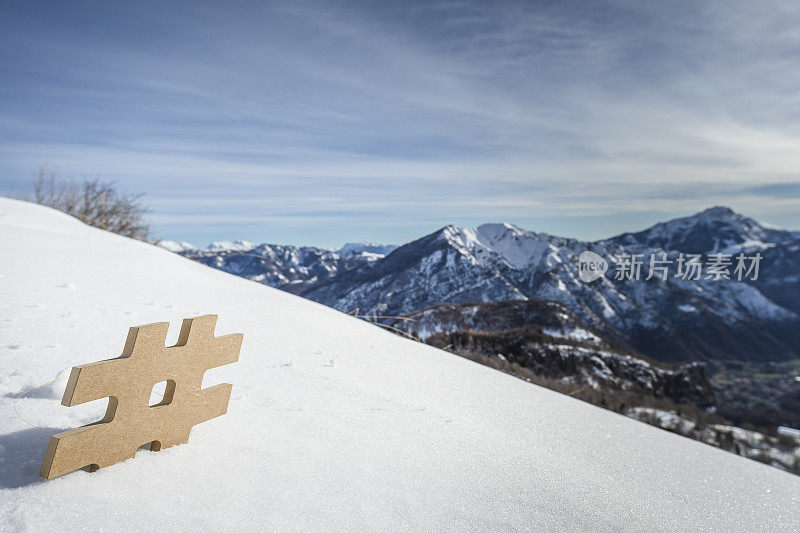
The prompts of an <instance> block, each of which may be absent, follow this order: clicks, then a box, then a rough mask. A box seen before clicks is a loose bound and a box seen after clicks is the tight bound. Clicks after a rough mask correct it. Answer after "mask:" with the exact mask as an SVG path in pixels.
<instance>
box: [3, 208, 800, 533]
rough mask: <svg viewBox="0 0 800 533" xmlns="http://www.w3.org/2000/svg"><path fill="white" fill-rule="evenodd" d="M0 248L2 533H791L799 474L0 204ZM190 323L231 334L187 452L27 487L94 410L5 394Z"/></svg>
mask: <svg viewBox="0 0 800 533" xmlns="http://www.w3.org/2000/svg"><path fill="white" fill-rule="evenodd" d="M0 238H2V242H3V244H4V246H3V254H2V255H1V256H0V273H2V277H0V291H2V296H3V297H2V299H0V325H2V327H0V356H1V357H2V360H3V362H4V369H5V372H4V376H3V377H2V379H0V413H2V417H1V418H0V446H2V455H1V456H0V457H2V469H0V515H1V516H3V517H4V519H5V523H4V524H3V525H4V526H5V528H7V529H11V530H22V529H34V530H42V529H45V528H48V527H53V526H56V525H57V526H58V527H59V528H62V529H65V530H82V531H83V530H86V529H90V530H120V529H126V530H131V529H137V530H152V529H157V528H158V529H161V528H164V527H165V526H166V527H170V528H173V529H178V530H188V529H209V528H215V529H220V528H224V529H231V530H234V529H245V530H252V529H255V528H259V529H263V528H265V527H266V528H268V529H278V530H281V529H283V530H285V529H292V530H297V529H325V530H331V529H336V530H342V529H369V530H387V529H393V530H396V529H416V530H443V529H458V530H464V529H526V528H530V527H531V526H532V525H535V527H537V528H540V529H543V530H544V529H551V530H560V531H565V530H598V529H606V530H608V529H614V530H644V529H647V530H652V529H657V530H658V529H660V530H675V529H680V530H700V529H716V530H727V531H733V530H751V531H752V530H765V529H770V530H779V529H783V530H786V531H795V530H797V528H798V527H800V510H799V509H800V505H798V503H800V501H798V494H800V478H797V477H795V476H792V475H789V474H786V473H784V472H781V471H778V470H776V469H773V468H770V467H767V466H764V465H760V464H757V463H755V462H752V461H748V460H746V459H743V458H740V457H736V456H734V455H732V454H728V453H726V452H723V451H720V450H717V449H714V448H712V447H709V446H706V445H703V444H699V443H696V442H693V441H690V440H688V439H685V438H682V437H678V436H676V435H672V434H670V433H666V432H663V431H660V430H657V429H654V428H652V427H649V426H647V425H645V424H642V423H639V422H637V421H634V420H631V419H628V418H625V417H622V416H618V415H615V414H612V413H609V412H606V411H603V410H601V409H598V408H594V407H592V406H589V405H587V404H584V403H581V402H579V401H576V400H574V399H572V398H568V397H565V396H562V395H559V394H556V393H554V392H551V391H548V390H545V389H542V388H539V387H536V386H533V385H530V384H527V383H525V382H523V381H521V380H518V379H515V378H512V377H510V376H507V375H504V374H502V373H499V372H494V371H491V370H489V369H487V368H485V367H482V366H480V365H476V364H473V363H471V362H469V361H466V360H463V359H460V358H458V357H454V356H452V355H450V354H447V353H444V352H442V351H439V350H436V349H433V348H430V347H427V346H424V345H422V344H419V343H414V342H412V341H408V340H405V339H402V338H400V337H399V336H397V335H393V334H390V333H387V332H384V331H381V330H379V329H378V328H376V327H374V326H372V325H370V324H367V323H365V322H363V321H359V320H356V319H354V318H352V317H348V316H345V315H343V314H341V313H338V312H336V311H334V310H331V309H327V308H325V307H323V306H320V305H317V304H315V303H313V302H308V301H306V300H303V299H300V298H297V297H295V296H292V295H290V294H287V293H285V292H281V291H277V290H274V289H271V288H269V287H265V286H263V285H258V284H255V283H252V282H250V281H247V280H244V279H241V278H237V277H234V276H230V275H228V274H225V273H222V272H216V271H213V270H210V269H207V268H205V267H204V266H202V265H199V264H197V263H194V262H191V261H188V260H186V259H184V258H181V257H178V256H176V255H174V254H171V253H170V252H167V251H166V250H161V249H158V248H156V247H152V246H149V245H147V244H144V243H141V242H136V241H131V240H128V239H125V238H122V237H119V236H116V235H112V234H109V233H105V232H102V231H100V230H96V229H93V228H89V227H87V226H84V225H83V224H81V223H79V222H78V221H76V220H74V219H71V218H70V217H67V216H65V215H63V214H60V213H57V212H54V211H52V210H49V209H46V208H42V207H39V206H34V205H30V204H25V203H22V202H16V201H11V200H6V199H0ZM392 255H393V254H392ZM201 313H219V315H220V321H219V324H218V326H217V334H225V333H231V332H240V331H241V332H244V335H245V337H244V345H243V348H242V353H241V357H240V360H239V362H238V363H236V364H235V365H231V366H229V367H224V368H222V369H219V370H214V371H211V372H209V373H208V374H207V376H206V378H205V380H204V383H205V384H206V386H208V385H211V384H214V383H217V382H219V381H229V382H231V383H233V384H234V389H233V394H232V397H231V402H230V406H229V410H228V414H226V415H225V416H223V417H221V418H218V419H214V420H211V421H209V422H206V423H204V424H201V425H199V426H197V427H195V429H194V430H193V431H192V436H191V439H190V441H189V443H188V444H186V445H182V446H178V447H175V448H170V449H167V450H164V451H161V452H149V451H139V453H138V454H137V456H136V457H135V458H134V459H131V460H129V461H126V462H124V463H121V464H118V465H115V466H112V467H109V468H105V469H102V470H100V471H98V472H96V473H91V474H90V473H88V472H83V471H79V472H75V473H72V474H68V475H66V476H64V477H61V478H58V479H56V480H52V481H49V482H45V481H42V480H39V479H37V478H36V472H37V470H38V467H39V464H40V463H41V459H42V456H43V454H44V448H45V445H46V443H47V439H48V436H49V435H51V434H52V433H55V432H57V431H59V430H61V429H64V428H68V427H74V426H76V425H78V424H80V423H86V422H89V421H92V420H95V419H97V418H99V413H101V412H102V411H103V406H101V405H86V406H83V407H73V408H67V407H62V406H60V404H59V401H58V399H57V396H58V394H57V393H58V392H59V391H58V387H54V386H48V387H42V388H39V389H37V390H35V391H32V392H31V393H29V394H26V395H25V396H24V397H23V398H22V399H20V400H17V401H16V410H17V411H18V412H19V414H20V415H21V416H22V417H24V418H25V419H26V420H27V421H28V422H29V423H31V424H34V425H37V426H43V427H44V428H45V429H41V428H34V427H31V426H30V425H27V424H26V423H25V422H23V421H22V420H20V418H19V417H18V416H17V415H16V414H15V412H14V408H13V407H12V403H13V402H14V399H13V398H14V397H16V396H17V395H19V394H21V393H23V392H25V391H26V390H27V389H29V388H30V387H33V386H35V385H38V384H42V383H45V382H47V381H49V380H52V379H53V378H54V377H55V376H56V375H57V374H58V373H59V372H61V371H62V370H63V369H65V368H68V367H71V366H73V365H75V364H81V363H87V362H91V361H96V360H98V359H102V358H107V357H113V356H116V355H118V354H119V353H120V351H121V349H122V344H123V342H124V336H125V334H126V333H127V328H128V327H129V326H131V325H137V324H143V323H149V322H153V321H161V320H169V321H170V322H171V323H172V327H171V331H170V337H169V339H168V340H169V341H174V340H175V339H176V338H177V327H178V322H179V321H180V319H181V318H183V317H186V316H193V315H196V314H201ZM101 403H102V401H101ZM153 492H155V494H156V496H157V497H153ZM76 495H78V497H77V498H76Z"/></svg>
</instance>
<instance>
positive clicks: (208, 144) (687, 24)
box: [0, 0, 800, 247]
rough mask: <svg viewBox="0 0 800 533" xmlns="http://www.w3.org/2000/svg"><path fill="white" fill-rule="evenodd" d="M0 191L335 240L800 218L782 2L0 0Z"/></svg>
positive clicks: (791, 6)
mask: <svg viewBox="0 0 800 533" xmlns="http://www.w3.org/2000/svg"><path fill="white" fill-rule="evenodd" d="M0 79H1V80H2V83H0V194H16V193H19V192H20V191H24V190H26V189H27V188H30V186H31V183H32V180H33V179H34V178H35V177H36V175H37V174H38V172H39V169H45V171H46V172H47V173H48V174H49V173H55V174H56V175H58V176H59V177H61V178H64V179H77V180H81V179H94V178H102V179H106V180H111V181H114V182H115V183H116V184H117V186H118V187H119V188H120V189H121V190H123V191H125V192H127V193H131V194H135V193H143V194H144V196H143V202H144V203H145V204H147V205H148V206H149V208H150V210H151V212H150V213H149V219H150V220H151V222H152V223H153V225H154V227H155V229H156V233H157V235H159V236H160V237H162V238H164V239H172V240H185V241H189V242H192V243H195V244H200V245H204V244H207V243H209V242H211V241H215V240H232V239H246V240H250V241H255V242H270V243H287V244H308V245H316V246H323V247H336V246H339V245H341V244H343V243H344V242H348V241H372V242H382V243H403V242H407V241H410V240H412V239H415V238H417V237H420V236H422V235H424V234H427V233H430V232H432V231H434V230H436V229H437V228H439V227H442V226H444V225H447V224H456V225H461V226H475V225H479V224H481V223H484V222H499V221H506V222H511V223H514V224H517V225H519V226H522V227H524V228H526V229H530V230H534V231H544V232H547V233H552V234H556V235H562V236H567V237H576V238H580V239H598V238H603V237H608V236H611V235H614V234H617V233H622V232H624V231H633V230H638V229H642V228H644V227H646V226H648V225H650V224H653V223H655V222H658V221H663V220H666V219H669V218H673V217H676V216H683V215H688V214H691V213H693V212H696V211H699V210H701V209H704V208H706V207H710V206H713V205H726V206H729V207H732V208H733V209H735V210H737V211H740V212H742V213H744V214H746V215H749V216H753V217H755V218H757V219H759V220H762V221H765V222H768V223H771V224H775V225H779V226H783V227H788V228H792V229H800V3H797V2H794V1H790V2H774V3H773V2H750V1H743V2H713V1H709V2H695V1H691V2H680V1H678V2H641V1H636V0H632V1H614V2H599V1H585V2H571V1H542V2H534V1H528V2H460V1H451V2H430V1H425V2H408V1H405V2H391V1H381V2H346V1H339V2H319V3H313V2H308V3H307V2H302V1H300V2H294V1H293V2H242V1H230V2H217V3H207V2H169V1H162V2H153V3H148V2H81V1H70V2H37V1H22V0H20V1H9V0H0Z"/></svg>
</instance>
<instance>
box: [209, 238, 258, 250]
mask: <svg viewBox="0 0 800 533" xmlns="http://www.w3.org/2000/svg"><path fill="white" fill-rule="evenodd" d="M256 246H257V245H256V244H255V243H252V242H250V241H242V240H237V241H214V242H212V243H211V244H209V245H208V248H207V250H208V251H209V252H223V251H232V252H246V251H247V250H252V249H253V248H255V247H256Z"/></svg>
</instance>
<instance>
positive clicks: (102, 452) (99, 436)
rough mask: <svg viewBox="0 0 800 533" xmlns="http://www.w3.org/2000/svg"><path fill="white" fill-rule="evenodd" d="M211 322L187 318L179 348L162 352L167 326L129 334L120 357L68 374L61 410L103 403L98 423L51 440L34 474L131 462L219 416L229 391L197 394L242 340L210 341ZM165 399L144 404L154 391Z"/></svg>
mask: <svg viewBox="0 0 800 533" xmlns="http://www.w3.org/2000/svg"><path fill="white" fill-rule="evenodd" d="M216 323H217V315H205V316H199V317H195V318H187V319H185V320H184V321H183V325H182V326H181V332H180V336H179V338H178V343H177V344H176V345H175V346H170V347H167V346H166V345H165V344H166V338H167V330H168V328H169V323H168V322H159V323H156V324H148V325H146V326H139V327H133V328H130V331H129V332H128V339H127V341H126V342H125V349H124V350H123V353H122V356H120V357H118V358H116V359H108V360H106V361H99V362H97V363H90V364H87V365H80V366H76V367H74V368H73V369H72V373H71V374H70V377H69V381H68V382H67V388H66V390H65V391H64V398H63V399H62V400H61V403H62V404H63V405H65V406H67V407H71V406H73V405H78V404H81V403H85V402H90V401H93V400H98V399H100V398H106V397H107V398H108V409H107V410H106V414H105V416H104V417H103V419H102V420H101V421H99V422H97V423H94V424H89V425H88V426H83V427H80V428H75V429H70V430H68V431H63V432H61V433H58V434H56V435H53V436H52V437H50V442H49V443H48V445H47V452H46V453H45V457H44V462H43V463H42V470H41V472H40V475H41V476H42V477H43V478H46V479H51V478H54V477H57V476H60V475H62V474H66V473H67V472H72V471H73V470H77V469H79V468H83V467H85V466H88V467H89V468H90V470H92V471H94V470H97V469H99V468H103V467H105V466H109V465H112V464H114V463H118V462H120V461H124V460H126V459H130V458H131V457H133V456H134V455H135V454H136V450H138V449H139V447H140V446H142V445H144V444H148V443H150V449H151V450H161V449H163V448H168V447H170V446H175V445H176V444H184V443H186V442H188V440H189V432H190V431H191V429H192V426H194V425H196V424H199V423H201V422H205V421H206V420H210V419H212V418H215V417H218V416H221V415H224V414H225V413H226V412H227V410H228V400H229V399H230V395H231V388H232V385H231V384H229V383H223V384H220V385H216V386H214V387H209V388H207V389H203V388H201V386H202V383H203V374H204V373H205V372H206V370H209V369H211V368H215V367H218V366H222V365H227V364H230V363H235V362H236V361H237V360H238V359H239V350H240V349H241V347H242V337H243V335H242V334H241V333H235V334H233V335H225V336H223V337H214V327H215V326H216ZM162 381H166V389H165V391H164V398H163V399H162V400H161V402H160V403H158V404H156V405H152V406H151V405H150V402H149V400H150V393H151V391H152V390H153V386H154V385H155V384H157V383H160V382H162Z"/></svg>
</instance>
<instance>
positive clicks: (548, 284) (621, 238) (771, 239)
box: [166, 207, 800, 362]
mask: <svg viewBox="0 0 800 533" xmlns="http://www.w3.org/2000/svg"><path fill="white" fill-rule="evenodd" d="M166 246H168V247H170V249H173V250H175V251H178V252H179V253H181V254H183V255H185V256H187V257H190V258H192V259H196V260H198V261H201V262H203V263H205V264H208V265H210V266H213V267H215V268H218V269H221V270H225V271H227V272H230V273H233V274H236V275H240V276H244V277H247V278H250V279H253V280H255V281H259V282H261V283H265V284H267V285H271V286H273V287H277V288H281V289H284V290H287V291H289V292H293V293H295V294H299V295H302V296H304V297H306V298H309V299H311V300H315V301H318V302H320V303H323V304H325V305H328V306H330V307H334V308H336V309H339V310H341V311H344V312H352V311H354V310H356V309H358V310H359V312H360V314H362V315H377V316H390V317H391V316H401V315H405V314H408V313H412V312H414V311H417V310H420V309H423V308H426V307H429V306H432V305H435V304H439V303H443V302H450V303H471V302H501V301H511V300H519V301H526V300H547V301H555V302H559V303H561V304H563V305H564V306H565V307H566V308H567V309H569V310H570V311H571V312H572V313H574V314H575V316H577V317H578V318H579V319H580V320H581V321H583V323H584V324H585V325H586V326H587V327H588V328H589V329H591V330H593V331H595V332H597V333H598V334H600V335H601V336H603V337H604V338H606V339H609V340H610V341H612V342H614V343H616V344H619V345H620V346H623V347H625V348H628V349H631V350H635V351H638V352H641V353H643V354H646V355H648V356H650V357H652V358H654V359H657V360H660V361H673V362H675V361H706V362H708V361H726V360H734V361H756V362H762V361H782V360H792V359H796V358H798V357H800V234H798V233H796V232H790V231H787V230H782V229H777V228H773V227H770V226H767V225H765V224H760V223H758V222H757V221H755V220H754V219H752V218H749V217H746V216H744V215H741V214H739V213H736V212H734V211H732V210H730V209H728V208H725V207H714V208H710V209H707V210H705V211H702V212H700V213H697V214H695V215H692V216H689V217H685V218H678V219H674V220H670V221H668V222H664V223H660V224H656V225H655V226H652V227H651V228H648V229H646V230H644V231H639V232H635V233H625V234H622V235H618V236H615V237H611V238H609V239H604V240H599V241H594V242H586V241H580V240H576V239H569V238H564V237H557V236H552V235H548V234H545V233H536V232H532V231H527V230H524V229H522V228H520V227H518V226H514V225H512V224H507V223H502V224H484V225H482V226H479V227H477V228H462V227H457V226H452V225H451V226H446V227H444V228H441V229H440V230H438V231H435V232H433V233H431V234H429V235H426V236H424V237H422V238H420V239H417V240H415V241H413V242H410V243H408V244H405V245H403V246H399V247H396V248H395V247H391V246H389V247H380V246H376V245H354V244H350V245H346V246H345V247H343V248H341V249H339V250H323V249H319V248H314V247H304V246H285V245H273V244H260V245H255V244H252V243H244V242H241V241H239V242H236V243H229V244H228V245H223V246H221V245H220V243H216V244H215V245H212V246H211V247H209V248H206V249H198V248H195V247H186V246H184V247H183V248H181V249H176V245H175V244H174V243H167V244H166ZM587 250H588V251H591V252H594V253H596V254H598V255H599V256H601V257H603V258H605V259H606V260H607V261H608V263H609V264H610V265H611V267H612V268H610V269H609V272H607V273H606V275H605V276H604V277H601V278H600V279H599V280H597V281H594V282H592V283H585V282H583V281H581V279H580V276H579V271H578V268H579V263H578V258H579V256H580V254H581V253H582V252H584V251H587ZM719 253H723V254H730V255H735V254H738V253H745V254H748V257H750V256H754V254H756V253H759V254H760V255H761V261H760V264H759V273H758V277H757V279H743V280H741V281H739V280H737V279H735V277H733V276H732V279H730V280H726V279H721V280H715V279H706V276H705V275H703V276H702V277H701V278H700V279H697V280H694V279H680V278H677V277H675V276H673V275H672V273H670V276H669V277H668V279H666V280H663V279H661V278H660V277H658V276H656V277H653V278H652V279H650V280H645V279H644V277H645V276H644V275H643V276H642V279H638V280H636V279H623V280H619V279H616V276H615V275H614V273H613V268H615V267H618V266H619V259H618V258H619V257H621V256H624V255H626V254H627V255H632V254H639V255H641V256H642V257H643V258H644V260H645V262H646V261H647V259H648V258H649V257H650V256H656V257H661V255H660V254H666V257H667V258H668V259H669V260H671V261H673V262H674V261H676V260H677V258H678V256H679V255H680V254H685V255H688V254H702V255H703V257H708V256H710V255H712V254H719ZM646 271H647V264H645V265H644V272H646ZM751 277H752V276H751Z"/></svg>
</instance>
